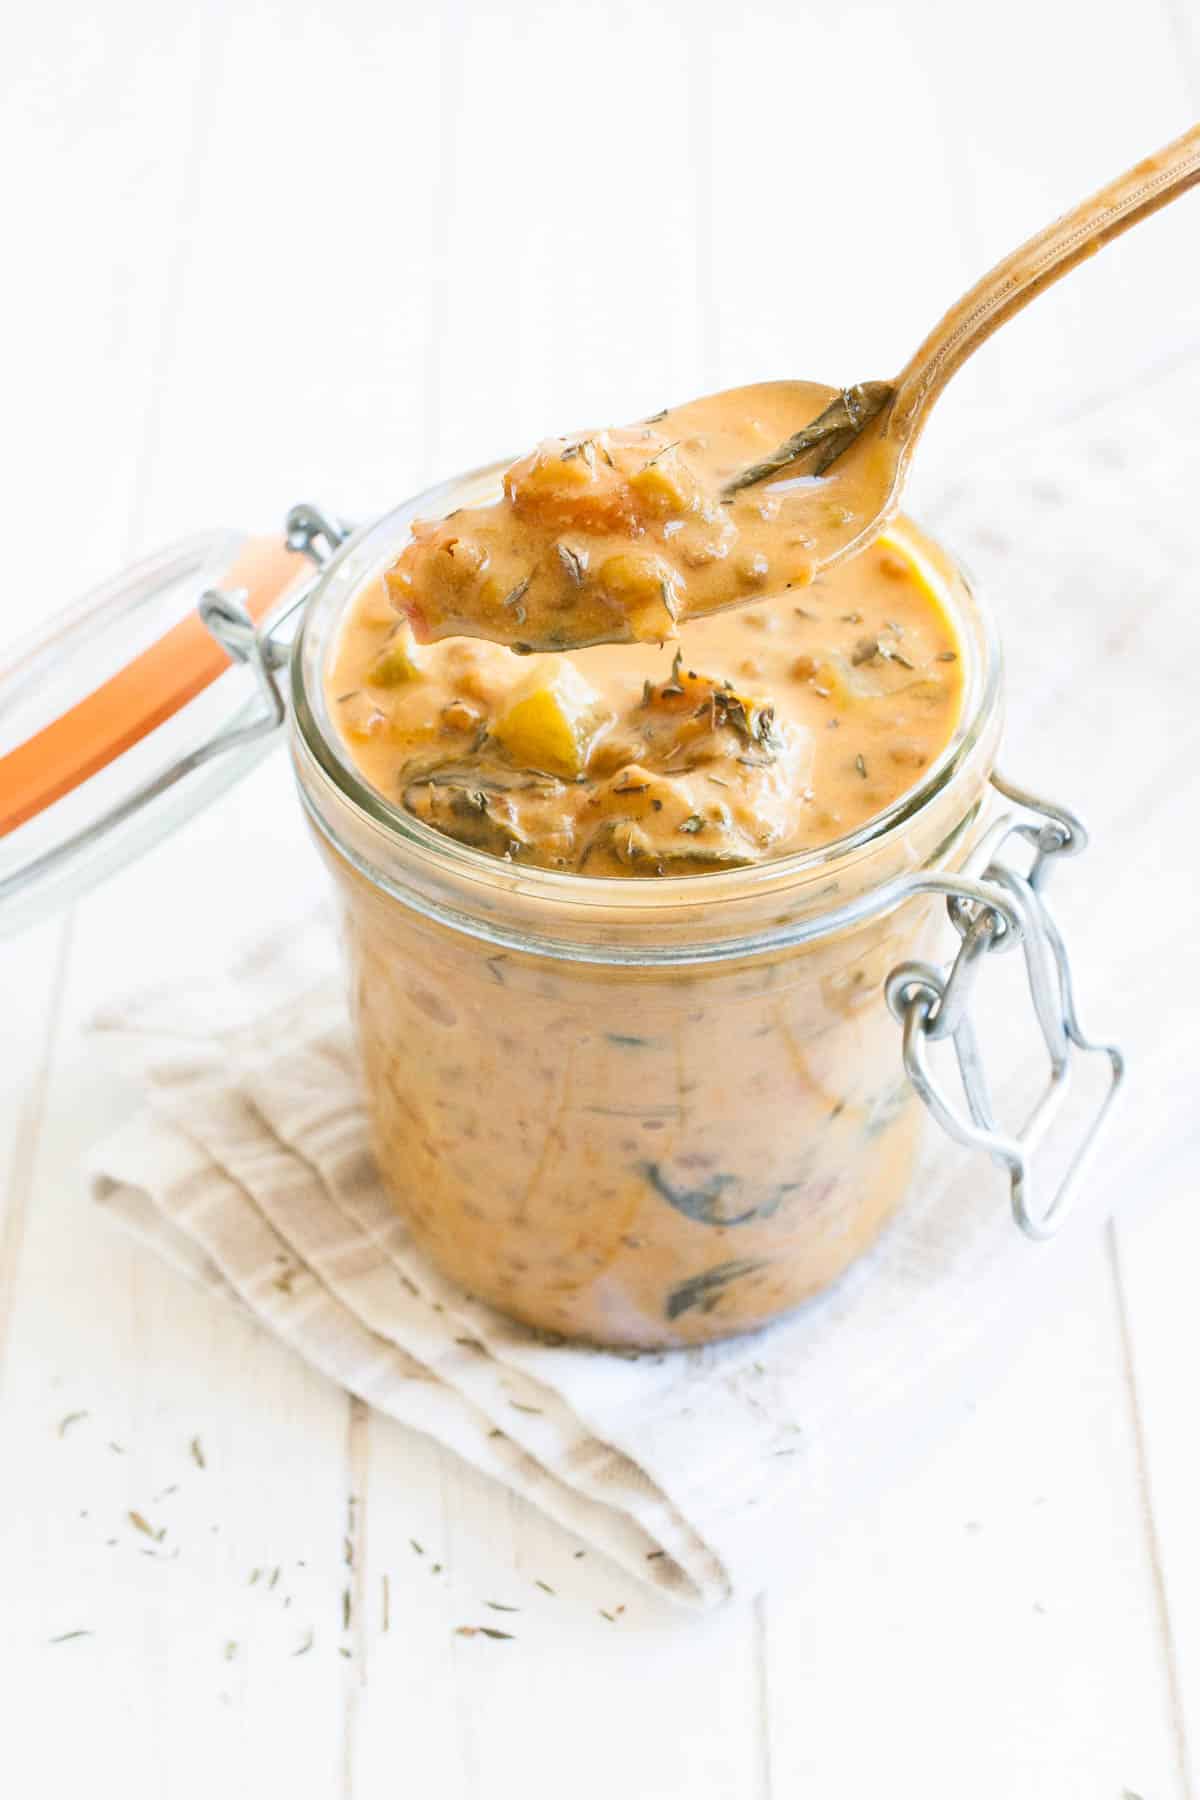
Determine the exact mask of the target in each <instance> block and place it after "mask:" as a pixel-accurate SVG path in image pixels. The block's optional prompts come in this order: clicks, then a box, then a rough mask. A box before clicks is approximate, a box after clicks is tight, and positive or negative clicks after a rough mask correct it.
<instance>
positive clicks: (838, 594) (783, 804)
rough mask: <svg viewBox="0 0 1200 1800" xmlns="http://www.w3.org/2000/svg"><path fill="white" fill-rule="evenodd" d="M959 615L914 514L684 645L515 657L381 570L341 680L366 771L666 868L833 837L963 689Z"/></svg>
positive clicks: (445, 827) (626, 863)
mask: <svg viewBox="0 0 1200 1800" xmlns="http://www.w3.org/2000/svg"><path fill="white" fill-rule="evenodd" d="M961 692H962V668H961V663H960V661H959V647H958V642H957V638H956V636H955V633H954V629H953V627H952V625H951V623H950V620H949V618H948V616H947V614H946V612H945V610H944V608H943V605H942V602H941V599H940V597H939V594H938V591H937V588H936V585H935V583H934V581H933V580H932V579H931V578H930V577H929V576H928V575H927V573H926V571H925V568H924V565H923V562H922V560H921V557H920V553H919V551H918V550H917V549H916V548H915V547H914V546H912V545H910V544H909V543H908V541H907V539H906V537H905V534H904V532H903V530H898V531H897V532H895V533H894V534H892V535H890V536H888V537H886V538H883V539H881V540H879V541H877V542H876V543H875V544H873V545H872V546H871V547H870V548H869V549H868V550H866V551H864V552H862V553H861V554H860V555H859V556H858V557H856V558H854V559H853V560H852V561H850V562H848V563H845V564H843V565H841V566H839V567H838V568H836V569H834V570H831V571H830V572H829V573H828V574H826V575H823V576H821V577H820V578H819V579H818V581H817V582H816V583H815V584H813V585H808V584H805V585H802V586H798V587H797V588H796V589H794V590H793V591H792V592H791V593H787V594H785V595H784V596H782V597H778V598H776V599H774V600H772V601H770V602H764V603H761V604H759V605H756V606H753V607H749V608H746V609H743V610H739V611H737V612H729V613H726V614H723V615H722V616H720V617H716V618H711V619H706V620H702V621H697V622H695V623H693V624H691V625H689V627H688V629H687V631H686V633H685V634H684V638H683V640H682V642H681V644H680V645H679V647H678V648H677V649H674V650H673V649H672V648H671V647H662V646H657V645H654V646H652V645H647V644H633V645H615V646H606V647H603V648H594V649H591V650H588V651H586V652H584V653H581V654H579V655H578V656H577V657H575V658H566V657H563V656H561V655H557V656H556V655H546V656H535V657H532V658H529V659H519V658H516V657H514V656H513V655H512V654H511V653H510V652H509V651H508V650H505V649H503V648H500V647H498V646H496V645H492V644H488V643H481V642H478V641H475V640H470V639H465V638H463V639H452V640H448V641H445V642H442V643H439V644H435V645H432V646H425V647H418V646H417V645H415V644H414V643H413V642H412V640H411V638H410V636H409V633H408V630H407V627H406V626H405V625H404V624H403V622H398V620H397V617H396V612H395V608H394V606H393V604H392V602H391V599H390V597H389V595H388V593H387V592H386V591H385V590H384V588H383V587H382V586H381V585H380V584H378V583H376V584H374V585H372V586H370V587H368V588H366V589H365V590H364V591H363V592H362V593H360V595H359V596H358V597H357V598H356V600H355V602H354V603H353V605H352V607H351V609H350V611H349V614H348V617H347V620H346V622H345V625H344V627H343V630H342V633H341V637H340V640H339V643H338V646H337V653H336V656H335V658H334V661H333V664H332V668H331V671H330V674H329V677H328V681H327V694H328V699H329V705H330V710H331V713H332V715H333V717H334V719H335V720H336V722H337V724H338V727H339V729H340V731H341V733H342V735H343V738H344V740H345V742H346V744H347V746H348V748H349V750H350V753H351V756H352V758H353V760H354V762H355V764H356V765H357V767H358V769H359V770H360V771H361V773H362V774H363V775H364V776H365V777H366V779H367V780H368V781H369V782H370V783H371V784H372V785H373V786H374V787H375V788H377V789H378V790H379V792H380V793H382V794H383V795H385V796H386V797H387V798H388V799H389V800H391V801H393V802H395V803H398V804H401V805H403V806H404V807H406V808H407V809H408V810H409V811H410V812H412V813H413V814H414V815H415V816H416V817H418V818H421V819H424V820H425V821H426V822H427V823H429V824H431V825H433V826H435V827H436V828H437V829H439V830H440V831H442V832H444V833H445V834H446V835H448V836H450V837H454V838H457V839H459V840H460V841H462V842H464V843H469V844H472V845H474V846H476V847H477V848H480V849H483V850H487V851H490V852H492V853H494V854H496V855H498V856H504V857H508V858H510V859H512V860H515V861H521V862H527V863H535V864H538V865H540V866H542V867H546V868H554V869H563V870H569V871H574V872H583V873H587V874H589V875H627V876H628V875H633V876H660V875H671V874H694V873H697V872H699V871H702V870H704V869H712V868H721V867H730V866H735V865H739V864H746V863H754V862H761V861H764V860H766V859H767V858H770V857H777V856H782V855H787V854H789V853H791V852H794V851H801V850H809V849H814V848H817V847H819V846H821V845H824V844H828V843H830V842H831V841H833V840H834V839H836V838H839V837H842V836H844V835H846V834H847V833H849V832H851V831H854V830H855V829H856V828H857V827H859V826H860V825H863V824H865V823H866V822H867V821H868V820H870V819H871V818H873V817H875V816H876V815H878V814H879V813H880V812H883V811H884V810H886V808H887V807H888V806H890V805H891V803H892V802H893V801H894V800H896V799H897V798H898V797H899V796H900V795H901V794H903V793H904V792H905V791H906V790H907V789H908V788H910V787H912V786H913V784H914V783H915V782H917V781H919V780H920V778H921V776H922V773H923V772H924V771H925V770H926V769H927V768H928V766H929V765H930V763H931V762H932V761H933V760H934V759H935V758H936V756H937V755H938V753H939V751H940V750H941V749H942V748H943V746H944V745H945V744H946V742H947V740H948V739H949V737H950V736H951V734H952V732H953V730H954V727H955V724H956V722H957V719H958V715H959V710H960V706H961Z"/></svg>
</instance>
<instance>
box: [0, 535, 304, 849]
mask: <svg viewBox="0 0 1200 1800" xmlns="http://www.w3.org/2000/svg"><path fill="white" fill-rule="evenodd" d="M303 573H308V574H311V573H312V568H311V565H310V564H309V563H308V562H307V561H306V560H305V558H304V557H303V556H300V555H298V554H297V553H296V552H294V551H291V550H287V549H285V547H284V545H283V544H282V543H281V542H280V541H279V540H278V539H277V538H251V539H250V541H249V543H247V544H245V545H244V546H243V548H242V549H241V550H240V551H239V552H238V554H237V556H236V557H235V558H234V560H233V562H232V563H231V564H230V565H229V567H228V569H226V570H225V571H224V573H223V574H222V576H221V581H220V585H221V586H224V587H231V588H244V589H246V591H247V600H246V605H247V608H248V610H249V613H250V616H251V618H253V619H254V620H255V621H259V620H261V619H263V618H264V617H265V616H266V614H267V613H268V612H269V611H270V609H271V608H272V606H274V605H275V603H276V601H277V600H278V599H279V598H280V596H281V595H282V594H284V593H285V592H286V590H287V589H288V588H289V587H291V585H292V584H293V582H294V581H296V580H297V578H298V577H299V576H300V575H301V574H303ZM229 666H230V661H229V657H228V656H227V655H226V653H225V651H224V650H223V649H222V648H221V646H220V644H218V643H217V640H216V639H215V638H214V637H213V635H212V633H211V632H210V631H209V629H208V627H207V626H206V625H205V623H204V621H203V620H202V619H201V617H200V615H199V613H196V612H191V613H189V614H188V615H187V617H186V618H184V619H181V620H180V621H179V623H178V625H173V626H172V627H171V629H170V631H166V632H164V633H163V635H162V637H160V638H159V639H157V641H156V642H155V643H153V644H151V646H150V648H149V649H148V650H144V651H143V652H142V653H141V655H140V656H136V657H134V659H133V661H132V662H129V663H126V665H125V667H124V668H123V669H119V670H118V671H117V673H116V674H115V675H113V676H111V677H110V678H109V680H108V681H106V682H104V683H103V684H102V685H101V686H100V687H98V688H96V689H95V691H94V692H93V693H90V694H88V695H87V696H86V697H85V698H84V699H82V700H80V701H78V702H77V704H76V705H74V706H72V707H71V708H70V709H69V710H68V711H67V712H65V713H62V714H61V715H60V717H59V718H57V719H54V720H53V721H52V722H51V723H50V724H49V725H46V726H44V727H43V728H42V730H41V731H38V732H35V734H34V736H33V737H31V738H27V739H26V741H25V742H24V743H23V744H18V746H17V748H16V749H15V750H10V751H9V753H8V754H7V756H0V837H5V836H7V835H8V833H9V832H11V831H15V830H16V829H17V827H18V826H19V825H24V824H25V823H26V821H27V820H29V819H32V818H35V817H36V816H37V814H38V813H40V812H44V811H45V809H46V808H47V807H48V806H53V804H54V802H55V801H56V800H61V799H62V797H63V795H64V794H69V793H71V792H72V790H73V789H75V788H77V787H79V786H80V785H81V784H82V783H83V782H85V781H87V779H88V778H89V776H92V775H95V774H97V773H98V771H99V770H101V769H105V768H107V767H108V765H109V764H110V763H111V762H115V761H116V759H117V757H118V756H120V755H122V754H123V752H124V751H126V750H128V749H130V748H131V746H132V745H134V744H137V743H140V742H141V740H142V739H143V738H145V737H148V736H149V734H150V733H151V732H152V731H153V730H155V728H156V727H157V726H159V725H161V724H162V723H163V722H164V720H166V719H169V718H171V717H173V715H174V714H175V713H177V712H178V711H179V710H180V708H181V707H183V706H186V705H187V703H188V701H189V700H194V699H195V697H196V695H197V694H199V693H201V692H203V690H204V689H205V688H206V687H210V686H211V685H212V683H213V682H214V681H215V680H216V679H217V677H218V676H219V675H222V674H224V672H225V670H226V669H228V668H229Z"/></svg>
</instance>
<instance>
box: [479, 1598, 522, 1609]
mask: <svg viewBox="0 0 1200 1800" xmlns="http://www.w3.org/2000/svg"><path fill="white" fill-rule="evenodd" d="M483 1604H484V1605H485V1606H490V1607H491V1609H492V1611H493V1612H520V1610H521V1609H520V1607H519V1606H505V1604H504V1602H503V1601H502V1600H485V1601H484V1603H483Z"/></svg>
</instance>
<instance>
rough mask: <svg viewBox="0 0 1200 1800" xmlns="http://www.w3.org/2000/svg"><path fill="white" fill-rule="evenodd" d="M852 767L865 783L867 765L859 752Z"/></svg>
mask: <svg viewBox="0 0 1200 1800" xmlns="http://www.w3.org/2000/svg"><path fill="white" fill-rule="evenodd" d="M854 766H855V768H856V769H857V770H858V772H859V774H860V775H861V776H862V778H863V780H864V781H865V780H866V779H867V765H866V762H865V761H864V759H863V754H862V751H861V750H860V751H859V753H858V755H857V756H856V757H855V759H854Z"/></svg>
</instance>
